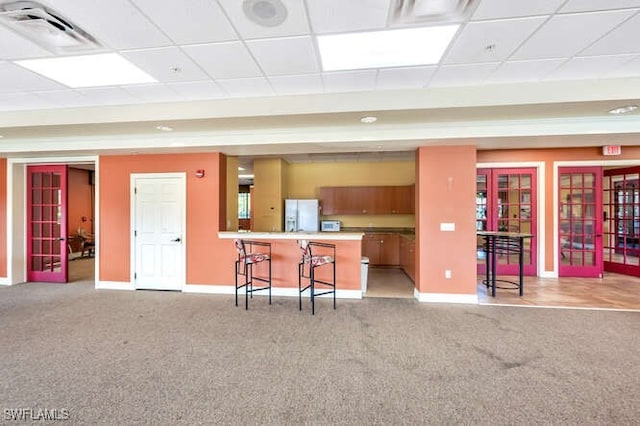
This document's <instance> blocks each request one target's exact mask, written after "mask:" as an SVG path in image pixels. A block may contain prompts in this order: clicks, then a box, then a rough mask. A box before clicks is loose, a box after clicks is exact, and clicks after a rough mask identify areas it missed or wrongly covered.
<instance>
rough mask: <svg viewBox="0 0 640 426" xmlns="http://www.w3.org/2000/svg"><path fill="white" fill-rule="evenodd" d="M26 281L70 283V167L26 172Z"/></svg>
mask: <svg viewBox="0 0 640 426" xmlns="http://www.w3.org/2000/svg"><path fill="white" fill-rule="evenodd" d="M27 188H28V200H27V202H28V209H27V223H28V226H27V280H28V281H43V282H67V260H68V252H67V211H66V210H67V167H66V166H29V167H28V168H27Z"/></svg>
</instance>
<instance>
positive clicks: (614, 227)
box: [603, 166, 640, 277]
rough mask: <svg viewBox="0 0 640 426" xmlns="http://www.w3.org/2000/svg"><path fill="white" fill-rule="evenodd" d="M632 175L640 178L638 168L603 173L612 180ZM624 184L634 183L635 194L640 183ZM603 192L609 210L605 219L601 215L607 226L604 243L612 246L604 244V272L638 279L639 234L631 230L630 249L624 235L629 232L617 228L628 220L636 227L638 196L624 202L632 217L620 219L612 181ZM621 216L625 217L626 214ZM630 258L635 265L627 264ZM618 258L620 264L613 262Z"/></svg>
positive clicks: (633, 180) (639, 274)
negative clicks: (632, 210) (630, 209)
mask: <svg viewBox="0 0 640 426" xmlns="http://www.w3.org/2000/svg"><path fill="white" fill-rule="evenodd" d="M634 174H635V175H638V176H640V167H638V166H634V167H625V168H619V169H610V170H605V171H604V177H605V178H606V177H611V178H613V177H614V176H624V175H634ZM604 180H607V179H604ZM623 181H626V177H625V178H623ZM626 182H633V183H635V185H636V189H635V191H636V192H637V191H638V185H639V184H640V181H639V180H638V179H637V178H636V179H632V180H631V181H626ZM603 186H604V185H603ZM623 189H624V190H627V188H623ZM603 191H604V192H608V194H609V203H608V205H605V206H606V207H608V209H607V210H609V215H608V217H605V216H604V215H603V219H604V220H606V221H608V224H609V231H608V233H605V234H604V236H605V241H610V240H613V244H611V242H609V243H604V245H605V248H604V253H605V255H604V256H605V258H604V270H605V271H606V272H614V273H618V274H625V275H631V276H636V277H640V264H638V256H639V255H640V249H639V248H638V234H639V232H638V229H634V230H633V231H634V235H633V238H635V240H634V244H633V245H634V246H633V247H632V246H631V244H629V242H628V239H627V236H626V235H625V234H626V233H627V232H628V231H629V230H628V229H625V227H624V226H623V227H622V228H621V227H619V225H620V223H619V222H620V221H629V220H630V221H631V222H632V223H633V225H635V226H634V228H636V227H637V222H638V220H637V219H638V217H639V216H638V214H637V212H636V211H637V209H638V195H637V194H633V195H634V196H633V198H632V199H631V200H626V201H625V202H626V203H627V206H625V210H626V208H628V207H631V208H633V209H634V210H635V211H634V213H633V214H632V217H631V218H629V217H623V218H620V217H619V215H618V211H616V207H618V202H619V200H618V197H617V195H618V194H617V191H616V188H615V186H614V181H613V179H610V180H609V185H607V187H606V188H603ZM612 197H614V198H612ZM625 198H626V197H625ZM603 204H604V203H603ZM623 214H624V215H625V216H626V212H625V213H623ZM620 229H622V230H623V235H622V240H621V241H619V240H618V239H619V238H620V235H619V231H620ZM631 257H632V258H633V260H634V261H635V263H632V262H627V260H628V259H629V258H631ZM618 258H620V259H621V260H622V262H616V261H615V260H616V259H618Z"/></svg>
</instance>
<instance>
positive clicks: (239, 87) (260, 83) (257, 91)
mask: <svg viewBox="0 0 640 426" xmlns="http://www.w3.org/2000/svg"><path fill="white" fill-rule="evenodd" d="M218 84H219V85H220V86H222V88H223V89H224V90H225V92H227V94H229V96H232V97H243V98H249V97H255V96H271V95H273V89H272V88H271V85H269V81H268V80H267V79H266V78H263V77H257V78H240V79H230V80H219V81H218Z"/></svg>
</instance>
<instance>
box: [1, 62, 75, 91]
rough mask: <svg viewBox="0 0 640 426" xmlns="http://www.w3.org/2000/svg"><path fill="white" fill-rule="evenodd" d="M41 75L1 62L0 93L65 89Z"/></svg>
mask: <svg viewBox="0 0 640 426" xmlns="http://www.w3.org/2000/svg"><path fill="white" fill-rule="evenodd" d="M65 88H66V87H65V86H63V85H62V84H59V83H56V82H54V81H53V80H49V79H48V78H45V77H41V76H40V75H39V74H36V73H34V72H31V71H29V70H27V69H26V68H22V67H20V66H18V65H15V64H13V63H11V62H0V93H11V92H36V91H38V90H59V89H65Z"/></svg>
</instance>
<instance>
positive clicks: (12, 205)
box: [7, 157, 97, 284]
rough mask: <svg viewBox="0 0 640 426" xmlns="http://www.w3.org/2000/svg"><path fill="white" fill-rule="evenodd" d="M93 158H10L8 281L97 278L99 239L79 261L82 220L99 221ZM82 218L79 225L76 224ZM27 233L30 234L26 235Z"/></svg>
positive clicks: (90, 224) (91, 227) (90, 225)
mask: <svg viewBox="0 0 640 426" xmlns="http://www.w3.org/2000/svg"><path fill="white" fill-rule="evenodd" d="M96 161H97V158H95V157H76V158H47V159H33V158H25V159H9V161H8V163H7V164H8V191H9V193H10V196H9V197H8V205H7V214H8V220H9V225H10V226H9V228H8V233H7V234H8V235H7V239H8V258H9V259H12V261H11V262H10V263H9V264H8V265H7V266H8V268H7V269H8V270H7V275H8V281H9V283H10V284H19V283H24V282H36V281H37V282H63V283H64V282H77V281H85V282H87V281H91V282H95V280H96V262H95V260H96V259H95V257H94V256H95V254H96V253H97V250H96V243H95V241H97V239H96V240H94V241H92V242H91V244H92V245H93V246H92V251H91V255H89V253H88V252H85V255H84V258H86V260H87V262H85V264H84V265H80V263H81V262H78V264H76V263H75V262H76V260H75V259H77V258H79V257H80V253H81V252H77V251H76V242H75V240H76V238H77V235H76V234H77V228H78V223H79V222H80V221H81V218H82V217H84V218H85V220H86V224H87V228H86V229H87V237H91V238H93V235H94V234H95V231H96V222H95V220H94V219H95V212H96V208H95V203H96V197H95V193H96V192H95V170H96ZM77 222H78V223H77ZM25 237H26V238H25Z"/></svg>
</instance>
